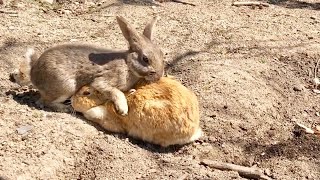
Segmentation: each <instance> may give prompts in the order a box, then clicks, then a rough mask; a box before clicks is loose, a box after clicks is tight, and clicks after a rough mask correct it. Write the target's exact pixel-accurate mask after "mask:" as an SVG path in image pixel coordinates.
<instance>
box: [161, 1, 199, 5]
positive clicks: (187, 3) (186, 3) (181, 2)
mask: <svg viewBox="0 0 320 180" xmlns="http://www.w3.org/2000/svg"><path fill="white" fill-rule="evenodd" d="M157 1H159V2H161V3H163V2H175V3H180V4H185V5H190V6H196V5H195V4H192V3H189V2H184V1H181V0H157Z"/></svg>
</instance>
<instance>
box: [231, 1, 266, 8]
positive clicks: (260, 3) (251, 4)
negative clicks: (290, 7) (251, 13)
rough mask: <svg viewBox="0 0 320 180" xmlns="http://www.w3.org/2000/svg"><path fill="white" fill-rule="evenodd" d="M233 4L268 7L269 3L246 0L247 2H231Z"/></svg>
mask: <svg viewBox="0 0 320 180" xmlns="http://www.w3.org/2000/svg"><path fill="white" fill-rule="evenodd" d="M232 5H233V6H264V7H269V6H270V5H269V4H268V3H264V2H254V1H248V2H233V3H232Z"/></svg>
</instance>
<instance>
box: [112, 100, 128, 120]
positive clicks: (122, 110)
mask: <svg viewBox="0 0 320 180" xmlns="http://www.w3.org/2000/svg"><path fill="white" fill-rule="evenodd" d="M114 105H115V108H116V111H117V113H118V114H120V115H122V116H126V115H128V103H127V99H125V98H124V99H123V98H121V99H120V100H118V101H116V102H115V104H114Z"/></svg>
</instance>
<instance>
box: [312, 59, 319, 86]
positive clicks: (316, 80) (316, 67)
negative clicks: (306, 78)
mask: <svg viewBox="0 0 320 180" xmlns="http://www.w3.org/2000/svg"><path fill="white" fill-rule="evenodd" d="M318 66H319V60H318V61H317V63H316V66H315V67H314V78H313V80H312V82H313V85H314V88H315V89H317V88H318V86H319V84H320V80H319V78H318V76H317V71H318Z"/></svg>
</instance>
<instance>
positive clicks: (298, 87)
mask: <svg viewBox="0 0 320 180" xmlns="http://www.w3.org/2000/svg"><path fill="white" fill-rule="evenodd" d="M303 89H304V86H303V85H301V84H297V85H295V86H294V87H293V90H294V91H302V90H303Z"/></svg>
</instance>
